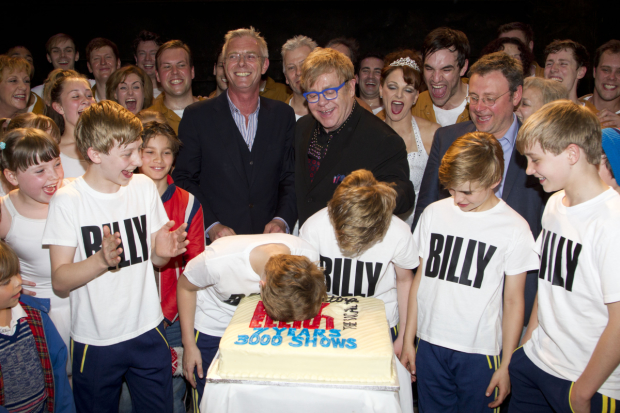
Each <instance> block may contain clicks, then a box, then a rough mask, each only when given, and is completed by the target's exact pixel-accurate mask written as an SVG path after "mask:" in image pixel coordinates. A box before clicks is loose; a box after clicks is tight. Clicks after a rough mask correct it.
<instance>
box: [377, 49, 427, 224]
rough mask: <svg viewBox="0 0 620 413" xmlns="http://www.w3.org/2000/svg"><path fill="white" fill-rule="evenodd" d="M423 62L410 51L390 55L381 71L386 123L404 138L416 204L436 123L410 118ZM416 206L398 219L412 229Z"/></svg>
mask: <svg viewBox="0 0 620 413" xmlns="http://www.w3.org/2000/svg"><path fill="white" fill-rule="evenodd" d="M421 64H422V62H421V61H420V59H419V58H418V57H417V54H416V53H414V52H413V51H411V50H403V51H401V52H394V53H390V54H389V55H387V56H386V58H385V61H384V66H383V69H382V71H381V91H380V92H381V98H382V99H383V108H384V110H383V112H384V113H385V123H386V124H388V125H389V126H390V127H391V128H392V129H394V130H395V131H396V133H398V135H399V136H400V137H401V138H403V140H404V141H405V145H406V146H407V162H408V163H409V179H410V180H411V182H412V183H413V189H414V191H415V198H416V202H417V200H418V194H419V192H420V184H421V183H422V175H424V168H425V167H426V161H427V160H428V154H429V152H430V151H431V145H432V143H433V136H434V135H435V131H436V130H437V129H439V124H437V123H433V122H430V121H428V120H426V119H422V118H419V117H417V116H413V115H412V114H411V108H412V107H413V105H415V103H416V102H417V100H418V96H419V94H420V85H421V84H422V73H421V72H420V66H421ZM414 209H415V205H414V206H413V208H411V209H410V210H409V211H407V212H405V213H404V214H400V215H399V217H400V218H401V219H402V220H403V221H405V222H406V223H407V224H409V225H410V226H411V223H412V222H413V211H414Z"/></svg>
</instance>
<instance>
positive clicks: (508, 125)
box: [413, 52, 547, 324]
mask: <svg viewBox="0 0 620 413" xmlns="http://www.w3.org/2000/svg"><path fill="white" fill-rule="evenodd" d="M522 93H523V72H522V68H521V64H520V63H519V62H518V61H517V60H516V59H514V58H512V57H510V56H508V55H507V54H506V53H503V52H498V53H491V54H489V55H486V56H483V57H482V58H481V59H480V60H478V61H477V62H476V63H475V64H474V65H473V66H472V67H471V69H470V70H469V96H468V97H467V99H468V101H469V112H470V115H471V119H472V120H471V121H469V122H464V123H457V124H456V125H452V126H447V127H445V128H440V129H438V130H437V132H435V138H434V140H433V146H432V147H431V153H430V154H429V159H428V163H427V164H426V169H425V171H424V177H423V178H422V184H421V187H420V194H419V198H418V203H417V205H416V210H415V218H414V221H413V228H415V225H416V224H417V222H418V219H419V218H420V215H421V214H422V212H424V209H425V208H426V207H427V206H428V205H430V204H431V203H433V202H435V201H438V200H440V199H444V198H447V197H449V196H450V194H449V193H448V191H447V190H446V189H445V188H442V187H441V185H440V184H439V178H438V171H439V164H440V163H441V159H442V158H443V156H444V154H445V153H446V151H447V150H448V148H449V147H450V145H452V143H453V142H454V141H455V140H456V138H458V137H460V136H462V135H464V134H466V133H468V132H473V131H480V132H488V133H490V134H492V135H493V136H495V138H497V140H499V142H500V144H501V145H502V149H503V151H504V165H505V167H504V176H503V179H502V181H501V183H500V184H499V185H498V186H497V188H496V190H495V194H496V195H497V197H498V198H501V199H503V200H504V201H505V202H506V203H507V204H508V205H509V206H510V207H512V209H514V210H515V211H517V212H518V213H519V214H521V216H522V217H523V218H525V220H526V221H527V222H528V224H529V225H530V229H531V230H532V233H533V235H534V238H537V237H538V234H539V233H540V231H541V217H542V212H543V210H544V208H545V202H546V200H547V197H546V195H545V193H544V191H543V190H542V187H541V185H540V183H539V182H538V180H537V179H536V178H535V177H533V176H528V175H526V173H525V169H526V167H527V160H526V158H525V156H523V155H521V154H520V153H519V152H518V151H517V150H516V149H515V140H516V137H517V133H518V132H519V127H520V126H521V124H520V122H519V121H518V119H517V117H516V116H515V115H514V110H515V108H516V107H517V106H518V105H519V102H520V101H521V95H522ZM536 289H537V272H533V273H528V277H527V281H526V286H525V323H526V324H527V322H528V321H529V316H530V312H531V309H532V305H533V302H534V298H535V296H536Z"/></svg>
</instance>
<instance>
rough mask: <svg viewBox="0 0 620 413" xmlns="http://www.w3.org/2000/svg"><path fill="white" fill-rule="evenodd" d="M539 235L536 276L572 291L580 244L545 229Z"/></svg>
mask: <svg viewBox="0 0 620 413" xmlns="http://www.w3.org/2000/svg"><path fill="white" fill-rule="evenodd" d="M541 237H542V242H543V245H542V253H541V255H540V270H539V272H538V278H540V279H541V280H547V281H549V282H551V284H552V285H557V286H560V287H562V288H565V289H566V290H567V291H573V282H574V280H575V270H576V269H577V263H578V262H579V254H580V253H581V249H582V246H581V244H580V243H578V242H573V241H572V240H570V239H566V238H564V237H562V236H558V234H555V233H553V232H551V231H548V230H546V229H543V232H542V234H541ZM562 273H564V276H562Z"/></svg>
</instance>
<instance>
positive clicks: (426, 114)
mask: <svg viewBox="0 0 620 413" xmlns="http://www.w3.org/2000/svg"><path fill="white" fill-rule="evenodd" d="M422 53H423V62H424V64H423V68H422V75H423V77H424V82H425V83H426V87H427V88H428V90H426V91H424V92H422V93H420V97H419V98H418V101H417V102H416V104H415V105H414V106H413V107H412V108H411V113H412V114H413V116H417V117H419V118H423V119H426V120H428V121H430V122H434V123H439V124H440V125H441V126H450V125H454V124H455V123H460V122H467V121H468V120H469V110H468V108H467V102H466V99H465V97H466V96H467V94H468V91H469V87H468V86H467V84H468V82H469V79H467V78H466V77H464V76H465V73H467V68H468V67H469V53H470V47H469V40H467V36H466V35H465V33H463V32H462V31H460V30H454V29H450V28H448V27H439V28H437V29H435V30H433V31H432V32H430V33H429V34H428V35H427V36H426V38H425V39H424V44H423V45H422Z"/></svg>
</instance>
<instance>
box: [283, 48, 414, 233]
mask: <svg viewBox="0 0 620 413" xmlns="http://www.w3.org/2000/svg"><path fill="white" fill-rule="evenodd" d="M301 87H302V89H304V90H305V91H306V92H305V93H304V94H303V96H304V97H305V98H306V100H307V102H308V109H309V110H310V113H311V114H310V115H306V116H304V117H303V118H301V119H299V121H298V122H297V128H296V129H295V151H296V154H295V155H296V156H295V159H296V161H295V162H296V166H295V192H296V195H297V212H298V214H299V226H300V227H301V226H302V225H303V223H304V222H305V221H306V219H308V218H309V217H310V216H311V215H312V214H314V213H315V212H318V211H319V210H321V209H323V208H325V207H326V206H327V202H328V201H329V200H330V199H331V198H332V195H333V194H334V191H335V189H336V187H337V186H338V184H339V183H340V182H342V180H343V179H344V177H345V176H347V175H349V174H350V173H351V172H353V171H356V170H358V169H367V170H369V171H371V172H372V173H373V174H374V176H375V178H377V180H379V181H386V182H393V183H394V184H395V186H394V189H396V192H397V199H396V209H395V210H394V213H395V214H398V213H403V212H406V211H407V210H409V208H411V207H412V206H413V203H414V201H415V194H414V192H413V185H412V184H411V181H410V180H409V164H408V163H407V151H406V148H405V143H404V142H403V140H402V138H400V136H398V135H397V134H396V132H394V130H393V129H392V128H390V127H389V126H387V125H386V124H385V123H384V122H382V121H381V120H380V119H379V118H377V117H376V116H375V115H373V114H372V112H369V111H367V110H365V109H362V108H361V107H360V105H359V104H358V103H357V102H356V100H355V79H354V69H353V64H352V63H351V60H350V59H349V58H348V57H346V56H345V55H344V54H342V53H340V52H338V51H336V50H333V49H323V48H320V47H317V48H316V49H315V50H314V51H313V52H312V53H310V54H309V55H308V57H306V59H305V60H304V63H303V65H302V68H301Z"/></svg>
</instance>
